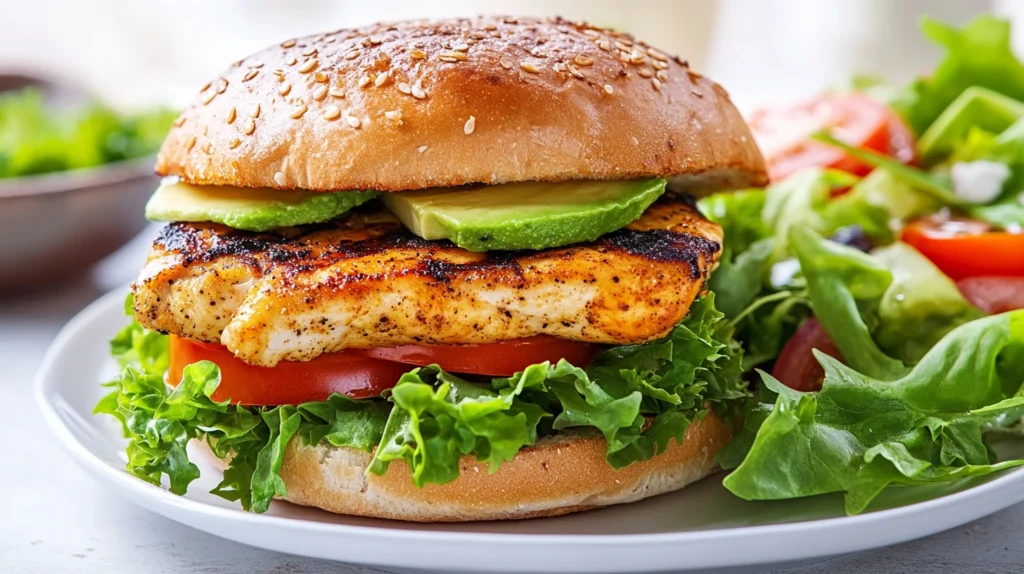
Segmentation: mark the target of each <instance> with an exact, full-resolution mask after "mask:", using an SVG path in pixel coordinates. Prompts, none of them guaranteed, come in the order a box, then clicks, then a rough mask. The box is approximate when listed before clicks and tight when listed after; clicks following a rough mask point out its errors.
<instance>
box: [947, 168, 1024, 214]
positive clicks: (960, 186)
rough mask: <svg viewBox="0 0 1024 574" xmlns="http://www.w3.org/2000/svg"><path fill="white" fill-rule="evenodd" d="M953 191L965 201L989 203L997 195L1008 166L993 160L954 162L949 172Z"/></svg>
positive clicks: (1008, 171) (1006, 177)
mask: <svg viewBox="0 0 1024 574" xmlns="http://www.w3.org/2000/svg"><path fill="white" fill-rule="evenodd" d="M949 175H950V178H951V179H952V180H953V193H955V194H956V195H957V197H959V198H960V199H962V200H964V201H966V202H967V203H975V204H982V203H989V202H992V201H994V200H995V199H996V198H997V197H999V194H1000V192H1002V191H1003V184H1004V183H1006V180H1007V179H1009V178H1010V168H1009V167H1007V166H1006V165H1004V164H1001V163H997V162H994V161H972V162H966V163H955V164H953V169H952V170H951V171H950V173H949Z"/></svg>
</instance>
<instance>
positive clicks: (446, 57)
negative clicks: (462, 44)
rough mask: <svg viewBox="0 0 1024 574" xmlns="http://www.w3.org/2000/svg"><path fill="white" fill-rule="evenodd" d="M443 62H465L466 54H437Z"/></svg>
mask: <svg viewBox="0 0 1024 574" xmlns="http://www.w3.org/2000/svg"><path fill="white" fill-rule="evenodd" d="M437 57H438V58H440V59H441V61H442V62H465V61H466V55H465V54H464V53H462V52H441V53H440V54H438V56H437Z"/></svg>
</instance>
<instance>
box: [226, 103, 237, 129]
mask: <svg viewBox="0 0 1024 574" xmlns="http://www.w3.org/2000/svg"><path fill="white" fill-rule="evenodd" d="M235 115H237V112H236V111H235V108H234V106H232V107H231V109H230V110H228V117H227V122H228V125H231V124H233V123H235Z"/></svg>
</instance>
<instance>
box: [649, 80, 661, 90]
mask: <svg viewBox="0 0 1024 574" xmlns="http://www.w3.org/2000/svg"><path fill="white" fill-rule="evenodd" d="M651 85H652V86H654V91H655V92H660V91H661V80H659V79H658V78H654V79H652V80H651Z"/></svg>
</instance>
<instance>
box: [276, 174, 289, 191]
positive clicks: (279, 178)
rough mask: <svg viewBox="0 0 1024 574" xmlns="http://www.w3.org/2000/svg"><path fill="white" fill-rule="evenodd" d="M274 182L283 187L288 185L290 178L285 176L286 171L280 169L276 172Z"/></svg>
mask: <svg viewBox="0 0 1024 574" xmlns="http://www.w3.org/2000/svg"><path fill="white" fill-rule="evenodd" d="M274 183H276V184H277V185H280V186H281V187H284V186H286V185H288V178H287V177H285V175H284V172H281V171H279V172H277V173H275V174H274Z"/></svg>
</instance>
